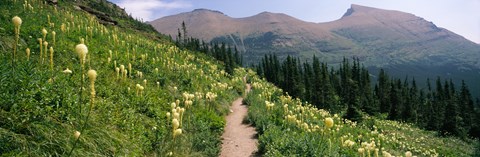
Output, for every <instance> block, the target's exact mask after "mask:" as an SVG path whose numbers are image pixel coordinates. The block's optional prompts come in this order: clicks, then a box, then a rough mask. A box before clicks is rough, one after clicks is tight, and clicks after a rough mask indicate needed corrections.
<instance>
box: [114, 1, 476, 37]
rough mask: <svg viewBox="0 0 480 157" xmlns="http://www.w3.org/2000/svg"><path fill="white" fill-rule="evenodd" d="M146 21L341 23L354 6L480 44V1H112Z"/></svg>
mask: <svg viewBox="0 0 480 157" xmlns="http://www.w3.org/2000/svg"><path fill="white" fill-rule="evenodd" d="M109 1H111V2H113V3H116V4H117V5H119V6H120V7H122V8H125V10H126V11H127V13H129V14H131V15H132V16H133V17H136V18H138V19H142V20H143V21H152V20H155V19H158V18H161V17H164V16H169V15H175V14H179V13H182V12H189V11H192V10H194V9H198V8H204V9H210V10H217V11H220V12H223V13H224V14H225V15H227V16H230V17H234V18H240V17H248V16H253V15H256V14H258V13H261V12H264V11H268V12H273V13H285V14H287V15H290V16H293V17H295V18H298V19H300V20H303V21H308V22H315V23H319V22H328V21H334V20H337V19H339V18H340V17H341V16H342V15H343V14H344V13H345V12H346V11H347V9H348V8H350V5H351V4H358V5H363V6H369V7H375V8H381V9H387V10H398V11H402V12H407V13H412V14H414V15H416V16H419V17H422V18H424V19H425V20H427V21H432V22H433V23H434V24H435V25H437V26H438V27H443V28H446V29H448V30H450V31H452V32H455V33H457V34H459V35H461V36H463V37H465V38H467V39H469V40H471V41H473V42H475V43H479V44H480V0H397V1H393V0H236V1H230V0H109Z"/></svg>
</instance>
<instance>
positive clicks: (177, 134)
mask: <svg viewBox="0 0 480 157" xmlns="http://www.w3.org/2000/svg"><path fill="white" fill-rule="evenodd" d="M181 134H182V129H176V130H175V131H174V132H173V138H174V139H175V137H177V136H179V135H181Z"/></svg>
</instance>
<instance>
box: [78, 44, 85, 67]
mask: <svg viewBox="0 0 480 157" xmlns="http://www.w3.org/2000/svg"><path fill="white" fill-rule="evenodd" d="M75 51H76V52H77V55H78V58H80V64H82V65H83V64H84V63H85V59H86V58H87V53H88V48H87V46H86V45H85V44H78V45H77V46H75Z"/></svg>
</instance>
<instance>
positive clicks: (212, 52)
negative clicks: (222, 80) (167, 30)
mask: <svg viewBox="0 0 480 157" xmlns="http://www.w3.org/2000/svg"><path fill="white" fill-rule="evenodd" d="M187 33H188V31H187V26H186V24H185V22H182V25H181V29H180V28H178V35H177V40H176V41H175V44H176V45H177V46H178V47H179V48H183V49H187V50H191V51H197V52H202V53H204V54H207V55H209V56H212V57H214V58H215V59H217V60H219V61H222V62H223V63H224V65H225V66H224V67H225V72H227V73H228V74H230V75H232V74H233V70H234V69H235V68H236V67H240V66H242V64H243V63H242V62H243V59H242V58H243V56H242V55H240V54H239V52H238V49H237V47H234V51H235V52H232V48H231V47H230V45H227V44H225V42H222V43H221V44H219V43H216V42H211V43H210V44H207V43H205V41H203V40H202V41H201V42H200V39H196V38H193V37H188V34H187Z"/></svg>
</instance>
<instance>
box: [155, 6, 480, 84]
mask: <svg viewBox="0 0 480 157" xmlns="http://www.w3.org/2000/svg"><path fill="white" fill-rule="evenodd" d="M207 13H208V14H207ZM207 13H205V14H202V15H203V16H199V15H200V14H195V13H193V12H187V13H181V14H178V15H177V16H175V15H174V16H168V17H163V18H160V19H157V20H154V21H152V22H151V23H150V24H151V25H153V26H154V28H155V29H156V30H157V31H159V32H161V33H165V34H170V35H171V36H173V37H175V36H176V35H177V34H178V28H179V27H180V25H181V23H182V22H183V21H185V23H186V27H187V30H188V34H187V35H188V36H192V37H195V38H198V39H202V40H205V41H207V42H225V43H228V44H230V45H234V46H236V47H237V48H238V49H239V50H241V52H242V53H243V56H244V57H245V58H244V60H245V61H246V62H245V63H246V64H247V65H250V64H255V63H258V62H259V61H260V60H261V59H262V58H263V56H265V55H266V54H271V53H274V54H276V55H277V56H278V57H279V58H280V59H284V58H286V56H288V55H290V56H295V57H299V58H301V59H302V60H305V61H308V60H310V59H311V58H312V56H314V55H315V56H317V57H319V58H321V59H322V60H323V61H325V62H327V63H329V64H333V65H335V64H338V63H340V62H341V61H342V60H343V58H344V57H345V58H358V59H359V60H360V61H361V63H362V64H363V65H364V66H366V67H368V69H370V70H371V72H372V73H373V74H376V73H377V72H378V69H380V68H383V69H385V70H387V71H393V74H394V75H395V76H397V77H400V78H401V77H405V75H409V76H412V77H416V78H419V79H425V80H426V78H436V77H437V76H442V77H449V78H454V80H456V81H457V82H459V81H460V80H462V79H465V80H470V81H467V82H475V81H474V80H473V79H472V78H474V77H480V45H479V44H477V43H474V42H472V41H470V40H468V39H466V38H464V37H463V36H461V35H458V34H455V33H454V32H451V31H449V30H447V29H445V28H442V27H439V26H437V25H435V24H434V23H433V22H431V21H427V20H426V19H424V18H422V17H418V16H416V15H414V14H411V13H405V12H401V11H395V10H385V9H378V8H373V7H367V6H361V5H356V4H352V5H351V7H350V8H349V9H347V11H346V12H345V13H344V14H343V16H342V17H340V18H339V19H337V20H333V21H329V22H321V23H313V22H305V21H302V20H299V19H297V18H295V17H291V16H289V15H286V14H283V13H270V12H262V13H259V14H256V15H253V16H249V17H242V18H232V17H229V16H227V15H225V14H219V13H218V12H213V11H208V12H207ZM205 15H206V16H205ZM425 67H428V68H427V71H425V69H426V68H425ZM406 69H409V70H406ZM469 85H470V86H475V87H474V89H475V88H476V89H480V85H476V84H469ZM479 91H480V90H479Z"/></svg>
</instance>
